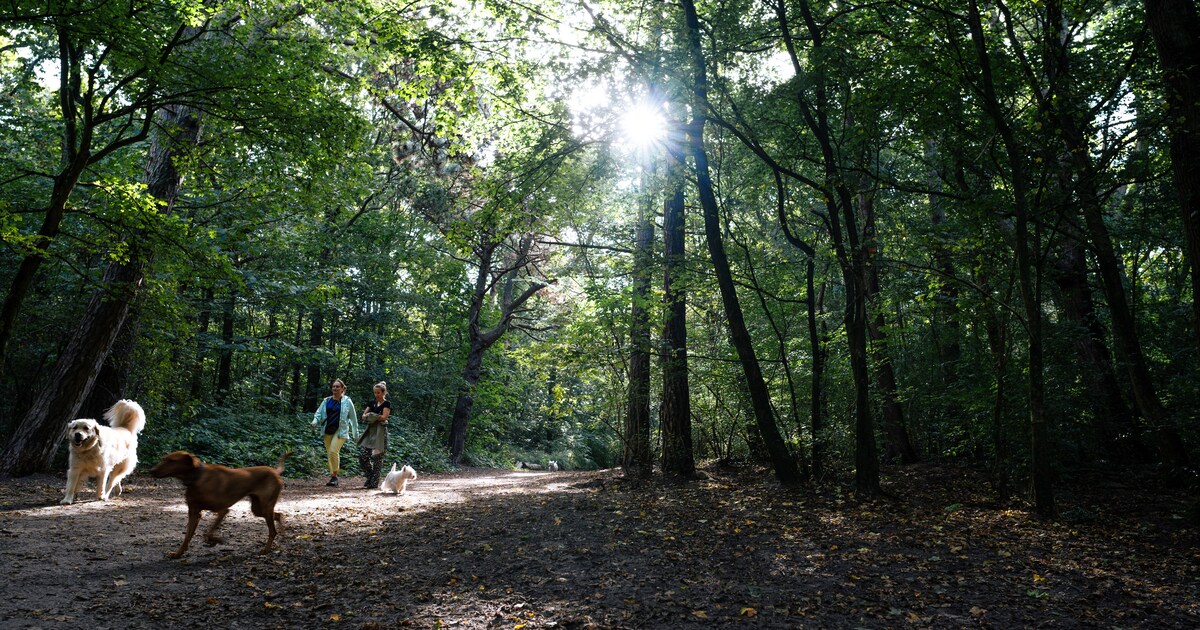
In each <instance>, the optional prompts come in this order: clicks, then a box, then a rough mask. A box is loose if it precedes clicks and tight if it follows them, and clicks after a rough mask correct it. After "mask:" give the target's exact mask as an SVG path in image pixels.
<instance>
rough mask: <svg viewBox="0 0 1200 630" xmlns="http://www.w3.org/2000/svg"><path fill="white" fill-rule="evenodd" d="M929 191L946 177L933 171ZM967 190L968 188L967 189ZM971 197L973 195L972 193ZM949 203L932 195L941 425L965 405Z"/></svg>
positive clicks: (932, 148)
mask: <svg viewBox="0 0 1200 630" xmlns="http://www.w3.org/2000/svg"><path fill="white" fill-rule="evenodd" d="M937 153H938V147H937V145H936V144H935V143H933V142H930V143H929V145H928V146H927V148H926V151H925V156H926V159H927V160H928V161H929V162H930V163H935V161H936V159H937ZM928 179H929V189H930V190H939V189H940V188H941V187H942V182H943V181H944V180H945V178H944V177H943V176H942V175H941V173H940V172H939V171H938V170H937V169H931V170H930V172H929V178H928ZM964 188H965V187H964ZM968 194H969V193H968ZM946 221H947V216H946V203H945V202H944V201H943V199H942V198H941V197H940V196H939V195H936V194H931V195H930V196H929V223H930V227H931V228H932V230H933V243H932V244H931V246H930V254H931V257H932V258H933V265H934V268H935V269H936V270H937V275H936V291H937V293H936V297H935V298H934V308H933V312H934V315H935V317H934V319H933V322H931V326H930V328H931V332H932V338H933V343H934V351H935V352H936V356H937V365H938V372H937V373H938V375H939V376H940V377H941V380H942V382H941V384H942V385H943V386H944V388H945V391H946V392H947V395H946V396H944V397H943V400H944V402H943V403H942V404H941V405H939V408H937V409H936V411H935V416H936V417H938V418H939V420H940V421H941V422H945V421H946V420H953V421H956V422H957V421H959V418H962V417H963V416H964V414H963V412H962V402H961V400H960V397H959V395H958V393H957V392H959V391H960V390H961V388H960V386H959V361H960V360H961V359H962V326H961V324H960V322H959V318H960V316H961V315H960V311H959V306H958V298H959V296H958V285H957V284H956V283H955V282H954V278H955V277H956V273H957V272H956V270H955V267H954V259H953V256H952V255H951V251H950V247H949V246H948V245H947V244H948V243H949V242H950V241H951V239H952V237H950V236H949V235H947V234H946Z"/></svg>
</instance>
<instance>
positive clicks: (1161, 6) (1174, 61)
mask: <svg viewBox="0 0 1200 630" xmlns="http://www.w3.org/2000/svg"><path fill="white" fill-rule="evenodd" d="M1143 6H1145V9H1146V25H1147V26H1149V27H1150V33H1151V34H1152V35H1153V36H1154V45H1155V48H1156V49H1157V50H1158V59H1159V64H1160V65H1161V66H1162V72H1163V88H1164V92H1165V95H1166V101H1167V108H1166V109H1167V112H1169V115H1168V116H1167V135H1168V136H1169V137H1170V139H1171V166H1172V169H1173V170H1174V172H1175V190H1176V191H1177V192H1178V193H1179V208H1180V210H1181V211H1182V213H1183V229H1184V235H1185V236H1186V239H1187V241H1186V242H1187V258H1188V262H1189V263H1191V267H1192V329H1193V331H1194V333H1195V334H1196V342H1197V344H1198V345H1200V10H1198V9H1197V8H1196V2H1195V0H1143Z"/></svg>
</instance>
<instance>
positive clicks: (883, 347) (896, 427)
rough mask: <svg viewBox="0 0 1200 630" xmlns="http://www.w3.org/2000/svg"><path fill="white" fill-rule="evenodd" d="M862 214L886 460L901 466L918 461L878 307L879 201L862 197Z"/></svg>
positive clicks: (873, 348)
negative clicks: (876, 217)
mask: <svg viewBox="0 0 1200 630" xmlns="http://www.w3.org/2000/svg"><path fill="white" fill-rule="evenodd" d="M858 204H859V215H860V216H862V217H863V226H864V227H863V241H864V245H865V249H864V251H863V255H864V256H865V257H866V259H867V265H866V272H867V295H866V298H867V304H868V306H869V307H871V310H873V311H874V312H875V315H874V317H872V318H871V319H870V324H869V325H868V327H867V332H868V334H869V335H870V337H871V355H872V358H873V359H874V363H875V387H876V388H877V389H878V390H879V395H880V396H881V397H882V398H883V432H884V434H885V435H886V436H887V443H888V448H887V452H886V455H885V459H887V460H890V461H895V459H896V458H897V457H899V458H900V463H901V464H913V463H916V461H917V450H916V449H915V448H913V444H912V439H911V438H910V437H909V435H908V428H907V427H906V426H905V425H904V410H903V409H902V408H901V407H900V394H899V393H898V392H897V386H896V369H895V367H894V366H893V364H892V356H891V354H892V353H891V349H890V348H889V347H888V338H887V332H886V330H887V320H886V319H885V318H884V316H883V308H882V307H881V306H880V305H879V304H878V302H879V300H880V299H881V295H882V293H883V291H882V289H881V288H880V283H879V261H878V256H879V239H878V237H877V234H876V231H875V198H874V196H873V195H872V194H871V193H869V192H868V193H860V194H859V195H858Z"/></svg>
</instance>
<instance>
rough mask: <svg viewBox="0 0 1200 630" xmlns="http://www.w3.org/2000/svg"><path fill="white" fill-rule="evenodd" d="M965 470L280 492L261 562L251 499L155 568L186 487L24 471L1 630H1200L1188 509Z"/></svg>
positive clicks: (348, 486) (0, 536)
mask: <svg viewBox="0 0 1200 630" xmlns="http://www.w3.org/2000/svg"><path fill="white" fill-rule="evenodd" d="M961 474H962V473H961V471H959V470H957V469H952V470H949V471H946V470H938V469H929V470H923V469H909V470H906V471H902V472H899V473H897V474H894V475H892V476H891V477H890V479H889V482H888V488H889V489H890V490H891V491H893V492H895V493H896V494H897V495H899V496H903V497H905V498H904V500H903V501H883V502H876V503H864V504H859V503H855V502H854V501H853V500H851V499H850V498H848V497H845V496H842V495H840V494H839V493H838V492H836V488H833V489H830V488H826V489H825V490H824V491H823V492H822V493H813V492H811V491H808V492H785V491H783V490H781V489H780V488H778V487H777V486H774V485H773V484H772V483H771V482H770V480H769V477H768V476H767V475H765V474H762V473H761V471H759V472H754V473H748V472H744V473H738V474H734V473H729V474H716V475H713V477H712V478H710V479H708V480H706V481H702V482H697V483H692V484H688V485H686V486H663V485H655V484H650V485H643V486H631V485H629V483H628V482H626V481H624V480H621V479H620V478H619V477H618V475H617V474H616V473H615V472H590V473H582V472H557V473H544V472H542V473H529V472H513V471H492V470H471V471H464V472H459V473H453V474H443V475H422V476H421V477H420V478H419V479H418V480H417V481H416V482H415V483H414V484H412V486H411V487H410V491H409V492H408V493H407V494H405V495H401V496H393V495H385V494H382V493H379V492H377V491H370V490H363V489H361V488H356V487H354V486H355V483H354V482H356V481H357V482H361V479H347V480H344V481H343V483H344V485H343V486H342V487H341V488H337V489H333V488H326V487H324V485H323V483H322V482H323V480H288V482H287V488H286V489H285V490H284V498H283V500H282V501H281V504H280V511H281V512H282V513H283V514H284V515H285V519H286V522H287V525H288V529H287V531H286V532H285V535H284V536H282V537H281V545H280V548H279V549H277V550H276V551H273V552H272V553H269V554H266V555H259V554H258V553H257V551H258V548H259V546H260V545H261V544H262V542H263V541H264V540H265V537H266V528H265V526H264V525H263V523H262V521H261V520H260V519H257V518H255V517H253V516H252V515H250V513H249V509H248V506H247V505H246V504H245V503H242V504H239V505H238V506H237V507H235V509H234V511H233V512H231V514H230V517H229V519H228V520H227V521H226V525H225V527H224V528H223V530H222V531H223V533H224V535H225V539H226V543H225V544H223V545H219V546H216V547H206V546H205V545H203V544H202V540H201V539H200V538H197V540H196V541H194V543H193V547H192V549H191V550H189V552H188V554H187V555H186V556H185V557H184V558H183V559H180V560H168V559H166V558H164V557H163V552H165V551H168V550H171V549H174V548H175V547H176V546H177V545H178V544H179V541H180V539H181V537H182V535H183V529H184V525H185V521H186V509H185V507H184V504H183V500H182V495H183V491H182V488H181V486H180V484H179V483H178V482H177V481H175V480H163V481H158V480H154V479H151V478H149V477H147V476H144V475H140V476H136V477H133V478H132V479H131V480H130V482H129V483H128V484H127V487H126V493H125V495H124V496H122V497H119V498H116V499H114V500H112V501H109V502H107V503H101V502H98V501H96V500H95V499H92V498H86V499H85V500H84V501H83V502H81V503H77V504H75V505H72V506H60V505H58V503H57V501H58V500H59V499H60V498H61V496H62V485H63V482H62V480H61V479H58V478H55V477H51V476H34V477H28V478H24V479H18V480H14V481H9V482H4V483H0V566H2V567H4V574H5V576H6V578H7V579H6V582H7V584H6V586H5V596H4V597H3V598H0V627H3V628H6V629H7V628H79V627H84V628H163V627H171V626H177V627H185V628H197V627H208V628H211V629H212V630H218V629H224V628H287V629H289V630H295V629H297V628H309V627H327V626H334V625H338V626H341V627H351V628H365V629H370V628H391V627H415V628H441V627H461V628H509V629H514V630H516V629H521V628H530V629H532V628H549V627H556V628H655V629H657V628H679V627H696V628H710V627H735V626H736V627H756V628H798V627H812V628H841V627H867V628H893V627H937V628H961V627H995V628H1007V627H1032V626H1038V627H1055V628H1059V627H1062V628H1074V627H1133V628H1195V627H1200V603H1198V602H1197V599H1196V592H1197V591H1196V588H1197V584H1200V569H1197V567H1198V566H1200V563H1198V561H1200V555H1198V554H1197V547H1196V542H1197V536H1196V532H1195V530H1191V529H1188V528H1186V527H1183V526H1181V524H1180V520H1179V508H1180V504H1178V503H1173V502H1170V501H1167V502H1165V503H1148V502H1146V501H1145V500H1144V499H1145V497H1144V496H1143V495H1142V494H1140V493H1141V492H1143V490H1144V487H1143V486H1141V485H1139V483H1138V482H1132V481H1131V482H1126V481H1124V480H1121V479H1116V480H1113V481H1111V483H1112V484H1114V485H1103V484H1100V483H1097V482H1095V481H1090V482H1089V483H1088V484H1086V485H1085V486H1084V487H1086V488H1088V489H1090V490H1091V491H1093V494H1094V496H1091V497H1089V496H1077V497H1071V496H1069V495H1064V498H1063V499H1064V510H1066V509H1074V510H1077V511H1079V514H1085V515H1088V516H1087V519H1085V520H1084V521H1078V520H1077V521H1076V522H1068V521H1063V522H1059V523H1040V522H1036V521H1034V520H1032V519H1030V518H1029V516H1028V515H1027V514H1026V513H1024V512H1021V511H1019V510H1009V509H999V508H995V507H989V506H987V505H985V500H984V499H981V498H980V497H977V496H974V495H973V494H971V492H970V491H964V490H963V489H964V488H977V487H981V486H980V484H979V483H978V480H977V479H960V478H958V477H959V476H961ZM1125 495H1128V502H1122V501H1114V500H1113V499H1114V497H1117V496H1125ZM1072 501H1073V502H1074V503H1071V502H1072ZM1131 514H1133V515H1136V519H1134V518H1130V515H1131Z"/></svg>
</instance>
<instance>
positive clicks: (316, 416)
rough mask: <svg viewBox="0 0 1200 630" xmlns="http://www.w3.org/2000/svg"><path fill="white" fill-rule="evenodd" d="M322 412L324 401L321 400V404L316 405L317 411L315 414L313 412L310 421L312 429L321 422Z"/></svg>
mask: <svg viewBox="0 0 1200 630" xmlns="http://www.w3.org/2000/svg"><path fill="white" fill-rule="evenodd" d="M326 400H327V399H326ZM322 411H325V400H322V401H321V404H319V405H317V410H316V411H315V412H313V421H312V426H313V427H316V426H317V424H318V423H319V422H321V412H322Z"/></svg>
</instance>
